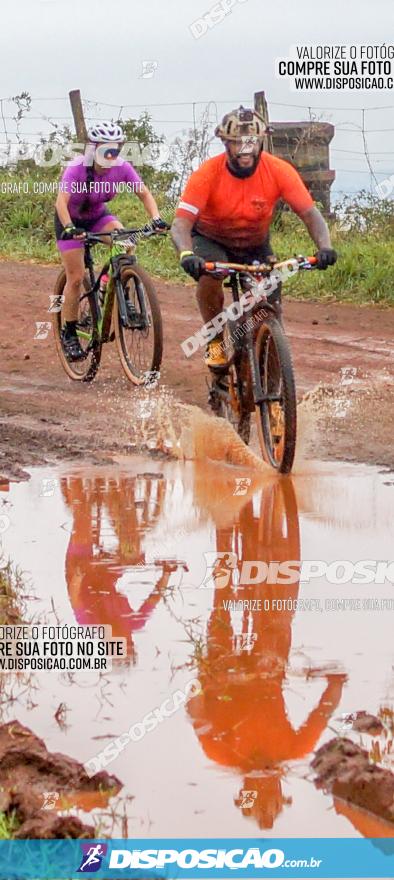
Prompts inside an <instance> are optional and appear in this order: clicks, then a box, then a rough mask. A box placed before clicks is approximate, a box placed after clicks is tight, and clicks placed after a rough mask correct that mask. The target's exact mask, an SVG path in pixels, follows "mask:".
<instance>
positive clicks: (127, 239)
mask: <svg viewBox="0 0 394 880" xmlns="http://www.w3.org/2000/svg"><path fill="white" fill-rule="evenodd" d="M163 234H165V233H163V231H158V230H154V229H152V228H151V227H150V226H144V227H142V228H141V229H115V230H113V231H111V232H100V233H97V234H96V233H91V232H87V233H86V235H85V238H84V248H85V268H86V273H85V278H84V282H83V291H82V293H81V296H80V299H79V314H78V322H77V336H78V338H79V341H80V344H81V347H82V349H83V353H84V357H83V359H81V360H78V361H70V360H69V359H68V358H67V357H66V354H65V351H64V349H63V343H62V329H63V324H64V319H63V315H62V304H63V301H64V293H63V291H64V287H65V284H66V274H65V272H64V270H63V271H62V272H61V273H60V275H59V276H58V279H57V281H56V285H55V297H54V301H55V303H57V304H58V307H57V308H56V309H54V310H53V311H54V315H53V330H54V335H55V341H56V348H57V352H58V355H59V358H60V362H61V364H62V367H63V369H64V370H65V372H66V373H67V375H68V376H70V378H71V379H74V380H76V381H80V382H81V381H82V382H91V381H92V380H93V379H94V377H95V375H96V373H97V370H98V368H99V365H100V360H101V352H102V347H103V345H104V343H105V342H112V341H113V340H114V339H115V340H116V345H117V349H118V354H119V358H120V362H121V364H122V367H123V370H124V372H125V374H126V376H127V378H128V379H129V380H130V382H132V383H133V384H134V385H141V384H143V383H144V382H145V383H146V382H147V381H148V380H149V377H155V376H157V375H158V374H159V371H160V365H161V359H162V354H163V326H162V319H161V312H160V306H159V301H158V298H157V294H156V291H155V288H154V285H153V282H152V281H151V279H150V277H149V275H148V273H147V272H145V270H144V269H142V268H141V266H140V265H138V263H137V257H136V256H135V254H134V253H133V251H134V248H135V245H136V242H137V240H138V239H140V238H150V237H151V236H154V235H163ZM104 238H106V239H108V238H109V239H110V257H109V260H108V261H107V262H106V263H105V265H104V266H103V267H102V269H101V271H100V272H99V274H98V275H97V276H96V273H95V269H94V262H93V257H92V252H91V251H92V247H93V246H94V245H95V244H98V243H100V242H101V243H102V242H103V239H104Z"/></svg>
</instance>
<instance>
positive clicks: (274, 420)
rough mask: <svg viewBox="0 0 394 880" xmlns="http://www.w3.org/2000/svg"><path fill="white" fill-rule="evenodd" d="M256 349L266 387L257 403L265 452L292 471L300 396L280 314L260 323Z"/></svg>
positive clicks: (274, 462)
mask: <svg viewBox="0 0 394 880" xmlns="http://www.w3.org/2000/svg"><path fill="white" fill-rule="evenodd" d="M255 353H256V359H257V367H258V370H259V373H260V380H261V386H262V391H263V400H262V402H261V403H258V404H256V422H257V431H258V436H259V442H260V448H261V452H262V455H263V458H264V459H265V461H267V462H268V464H270V465H271V467H273V468H275V470H277V471H278V472H279V473H281V474H288V473H290V471H291V468H292V466H293V462H294V455H295V447H296V436H297V400H296V390H295V381H294V373H293V365H292V360H291V353H290V346H289V343H288V341H287V338H286V336H285V333H284V331H283V329H282V327H281V325H280V323H279V321H277V320H276V318H272V319H271V320H270V321H267V322H266V323H263V324H261V326H260V327H259V329H258V332H257V336H256V340H255Z"/></svg>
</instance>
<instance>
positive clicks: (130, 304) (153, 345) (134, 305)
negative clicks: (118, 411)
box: [114, 265, 163, 385]
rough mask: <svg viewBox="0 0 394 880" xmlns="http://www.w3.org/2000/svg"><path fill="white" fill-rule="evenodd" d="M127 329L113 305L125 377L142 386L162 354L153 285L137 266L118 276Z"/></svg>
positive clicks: (160, 329)
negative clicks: (123, 299) (122, 295)
mask: <svg viewBox="0 0 394 880" xmlns="http://www.w3.org/2000/svg"><path fill="white" fill-rule="evenodd" d="M121 284H122V287H123V293H124V297H125V303H126V311H127V326H125V325H124V324H123V322H122V318H121V315H120V312H119V304H118V302H117V300H115V303H114V330H115V339H116V344H117V347H118V353H119V357H120V362H121V364H122V367H123V370H124V372H125V373H126V376H127V378H128V379H129V380H130V382H133V384H134V385H141V384H142V383H143V382H144V380H145V378H146V374H147V373H152V372H154V373H155V372H158V371H159V370H160V366H161V359H162V355H163V324H162V319H161V312H160V305H159V301H158V298H157V293H156V290H155V288H154V285H153V283H152V281H151V279H150V277H149V275H148V273H147V272H145V270H144V269H141V267H140V266H136V265H131V266H126V267H125V268H124V269H123V271H122V273H121Z"/></svg>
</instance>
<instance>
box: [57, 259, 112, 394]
mask: <svg viewBox="0 0 394 880" xmlns="http://www.w3.org/2000/svg"><path fill="white" fill-rule="evenodd" d="M65 284H66V274H65V272H64V271H62V272H61V273H60V275H59V276H58V279H57V281H56V285H55V296H56V297H59V299H57V302H59V303H61V302H62V297H63V291H64V287H65ZM83 288H84V292H83V293H82V295H81V297H80V300H79V313H78V323H77V336H78V338H79V342H80V345H81V348H82V349H83V351H84V355H85V356H84V359H83V360H79V361H69V360H68V358H67V357H66V355H65V352H64V349H63V343H62V335H61V334H62V329H63V326H64V317H63V309H62V308H61V309H60V310H59V311H57V312H55V313H54V315H53V319H52V323H53V333H54V337H55V343H56V348H57V353H58V355H59V358H60V363H61V365H62V367H63V369H64V371H65V372H66V373H67V375H68V376H69V377H70V379H74V381H77V382H91V381H92V380H93V379H94V377H95V375H96V373H97V370H98V368H99V364H100V359H101V342H100V335H99V332H98V312H97V303H96V299H95V297H94V295H91V296H89V295H87V291H89V290H90V280H89V276H88V275H86V276H85V279H84V282H83Z"/></svg>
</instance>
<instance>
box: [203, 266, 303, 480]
mask: <svg viewBox="0 0 394 880" xmlns="http://www.w3.org/2000/svg"><path fill="white" fill-rule="evenodd" d="M316 262H317V261H316V258H315V257H302V256H299V257H295V258H294V259H290V260H285V261H283V262H280V263H274V264H273V265H271V266H269V265H266V264H264V263H260V264H257V263H256V264H253V265H251V266H249V265H242V264H240V263H222V262H215V263H213V262H206V263H205V267H204V273H205V274H215V277H220V276H222V277H226V276H228V278H229V280H228V281H227V282H225V286H227V287H230V289H231V293H232V298H233V304H235V303H237V304H238V306H237V307H234V305H233V306H231V305H230V306H229V307H228V311H227V316H228V319H227V320H225V335H224V346H225V351H226V358H227V361H226V365H224V366H221V367H215V368H212V367H211V368H210V371H211V373H212V376H213V378H212V383H211V386H210V392H209V403H210V405H211V408H212V409H213V411H214V412H215V413H216V415H218V416H220V417H222V418H227V419H228V420H229V421H230V423H231V424H232V425H233V427H234V428H235V430H236V431H237V433H238V434H239V435H240V437H242V439H243V440H244V442H245V443H249V440H250V430H251V415H252V412H255V413H256V422H257V432H258V437H259V443H260V449H261V452H262V456H263V458H264V460H265V461H266V462H267V463H268V464H270V465H271V466H272V467H273V468H274V469H275V470H276V471H278V472H279V473H281V474H288V473H290V471H291V468H292V466H293V462H294V455H295V447H296V435H297V399H296V387H295V379H294V371H293V365H292V359H291V352H290V346H289V343H288V340H287V337H286V335H285V332H284V329H283V326H282V322H281V315H280V307H279V306H278V304H277V303H275V302H274V301H273V300H272V296H273V293H274V292H273V293H272V292H271V293H270V294H268V295H267V292H266V290H267V279H269V276H270V275H271V274H272V272H274V271H275V272H277V273H282V274H283V273H284V272H285V271H286V272H287V273H288V274H289V275H291V274H294V272H297V271H300V270H311V269H314V268H316ZM278 277H279V278H280V275H279V276H277V278H278ZM276 287H278V281H276ZM240 292H241V294H242V295H243V297H242V298H241V297H240ZM270 298H271V301H270ZM246 310H247V316H246V317H245V312H246ZM235 312H238V315H237V316H236V317H233V315H234V313H235Z"/></svg>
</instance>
